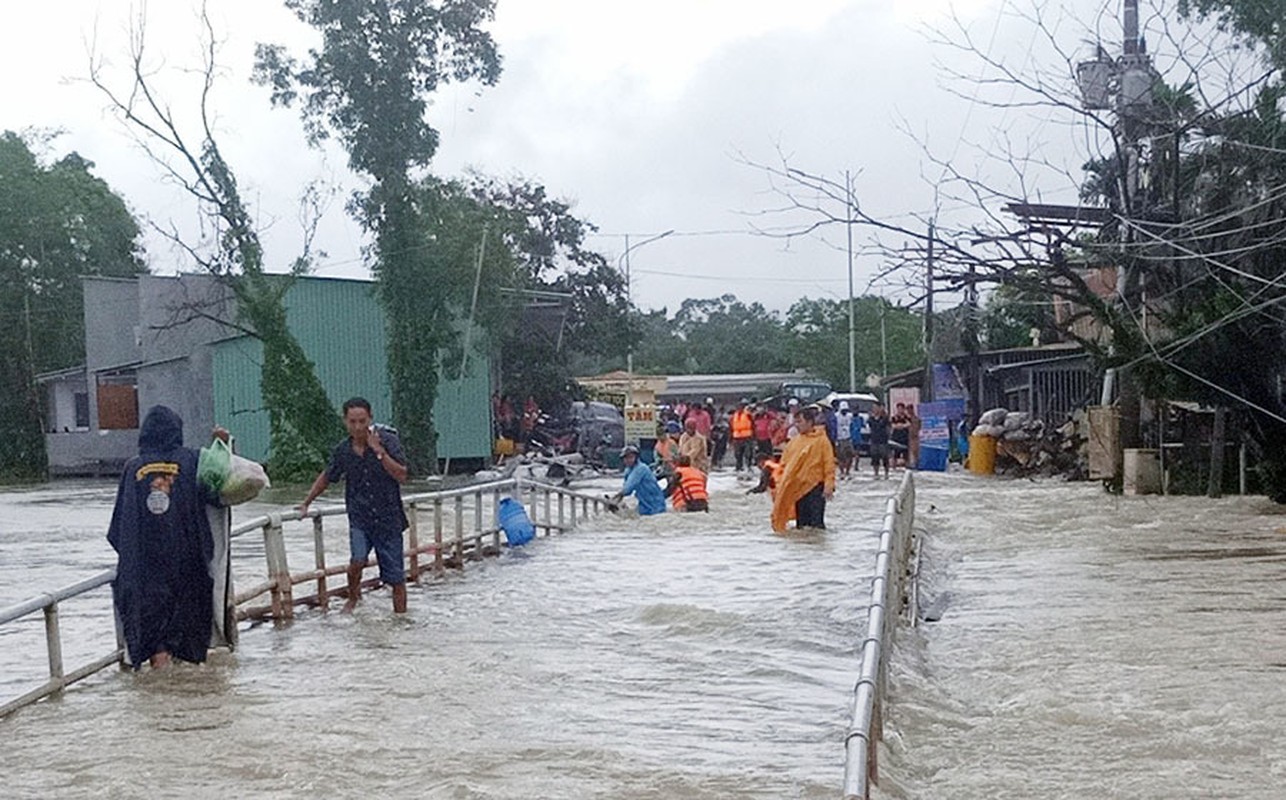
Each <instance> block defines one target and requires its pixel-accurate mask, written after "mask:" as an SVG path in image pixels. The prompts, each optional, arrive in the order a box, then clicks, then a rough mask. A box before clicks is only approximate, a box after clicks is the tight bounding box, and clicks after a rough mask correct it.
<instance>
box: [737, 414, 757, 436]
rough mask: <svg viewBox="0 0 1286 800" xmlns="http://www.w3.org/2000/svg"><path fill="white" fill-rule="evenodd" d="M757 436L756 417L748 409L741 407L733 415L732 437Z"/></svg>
mask: <svg viewBox="0 0 1286 800" xmlns="http://www.w3.org/2000/svg"><path fill="white" fill-rule="evenodd" d="M754 437H755V418H754V417H752V416H751V415H750V412H749V411H747V410H746V409H744V408H743V409H740V410H738V411H736V412H734V413H733V415H732V438H733V439H753V438H754Z"/></svg>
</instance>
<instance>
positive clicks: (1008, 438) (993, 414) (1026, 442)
mask: <svg viewBox="0 0 1286 800" xmlns="http://www.w3.org/2000/svg"><path fill="white" fill-rule="evenodd" d="M1078 413H1080V412H1078ZM973 435H975V436H990V437H991V438H993V439H996V440H997V443H996V474H997V475H1012V476H1016V477H1026V476H1030V475H1047V476H1053V475H1064V476H1066V477H1068V478H1069V479H1079V478H1081V477H1083V476H1084V473H1085V464H1084V460H1085V454H1084V452H1083V451H1084V439H1083V438H1082V437H1081V436H1079V434H1078V425H1077V424H1076V422H1075V421H1074V420H1069V421H1068V422H1067V424H1065V425H1063V426H1061V427H1058V428H1054V427H1051V426H1046V425H1045V422H1044V421H1043V420H1040V419H1033V418H1032V417H1031V415H1030V414H1027V413H1026V412H1022V411H1008V410H1006V409H1003V408H993V409H991V410H990V411H988V412H986V413H985V414H983V415H982V416H981V417H980V418H979V420H978V424H977V425H976V426H975V427H974V429H973Z"/></svg>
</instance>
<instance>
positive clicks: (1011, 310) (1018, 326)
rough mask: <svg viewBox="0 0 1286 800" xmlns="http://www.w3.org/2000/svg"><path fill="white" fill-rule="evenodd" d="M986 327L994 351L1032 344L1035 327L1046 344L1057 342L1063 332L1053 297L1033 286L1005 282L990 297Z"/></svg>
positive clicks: (987, 344) (986, 307)
mask: <svg viewBox="0 0 1286 800" xmlns="http://www.w3.org/2000/svg"><path fill="white" fill-rule="evenodd" d="M982 328H983V337H984V338H985V344H986V346H987V348H988V349H991V350H1003V349H1005V348H1009V347H1029V346H1031V343H1032V334H1031V332H1032V331H1033V330H1035V331H1037V332H1038V336H1039V338H1040V341H1041V342H1043V343H1049V342H1056V341H1058V340H1059V337H1060V335H1061V332H1060V331H1059V329H1058V325H1057V324H1056V322H1055V320H1054V311H1053V299H1052V298H1051V297H1050V296H1049V295H1048V294H1045V293H1043V292H1035V291H1032V290H1031V289H1029V288H1024V287H1019V286H1013V285H1001V286H999V287H997V288H996V291H995V292H993V293H992V294H991V296H990V297H988V298H987V304H986V306H985V307H984V309H983V314H982Z"/></svg>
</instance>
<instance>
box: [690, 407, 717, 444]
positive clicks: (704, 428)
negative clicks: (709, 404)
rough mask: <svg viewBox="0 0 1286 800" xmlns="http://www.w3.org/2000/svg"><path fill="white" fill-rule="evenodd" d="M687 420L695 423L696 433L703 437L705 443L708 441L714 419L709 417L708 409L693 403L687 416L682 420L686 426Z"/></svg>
mask: <svg viewBox="0 0 1286 800" xmlns="http://www.w3.org/2000/svg"><path fill="white" fill-rule="evenodd" d="M688 420H692V421H693V422H695V423H696V425H697V433H699V434H701V435H702V436H704V437H705V439H706V441H707V442H708V441H710V429H711V428H713V427H714V419H713V418H712V417H711V416H710V410H709V409H707V408H706V407H705V406H702V405H701V404H699V403H693V404H692V405H691V406H690V407H689V408H688V415H687V416H686V417H684V418H683V422H684V423H685V424H686V423H687V421H688Z"/></svg>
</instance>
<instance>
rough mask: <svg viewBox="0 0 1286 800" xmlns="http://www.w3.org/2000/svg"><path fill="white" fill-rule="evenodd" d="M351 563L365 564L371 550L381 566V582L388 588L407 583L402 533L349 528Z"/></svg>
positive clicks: (350, 526) (351, 526)
mask: <svg viewBox="0 0 1286 800" xmlns="http://www.w3.org/2000/svg"><path fill="white" fill-rule="evenodd" d="M348 546H349V556H350V563H360V564H365V563H366V559H368V558H370V555H371V550H374V551H375V558H376V559H377V560H378V561H379V564H380V581H381V582H382V583H384V584H386V585H388V586H394V585H396V584H399V583H406V567H405V565H404V564H403V559H402V532H401V531H397V532H396V533H393V532H390V531H382V530H374V529H372V530H371V531H366V530H363V529H362V528H358V527H356V526H354V525H349V526H348Z"/></svg>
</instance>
